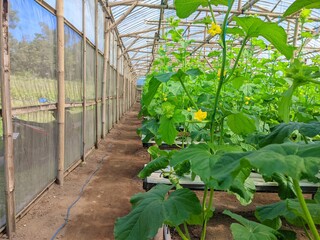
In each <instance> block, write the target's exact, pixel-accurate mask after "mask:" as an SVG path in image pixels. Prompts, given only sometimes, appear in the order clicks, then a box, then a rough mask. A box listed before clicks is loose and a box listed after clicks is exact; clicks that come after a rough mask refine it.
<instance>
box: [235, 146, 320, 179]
mask: <svg viewBox="0 0 320 240" xmlns="http://www.w3.org/2000/svg"><path fill="white" fill-rule="evenodd" d="M319 156H320V144H319V143H313V144H295V143H284V144H271V145H268V146H266V147H264V148H261V149H259V150H258V151H254V152H252V153H251V154H249V155H247V156H245V157H244V158H242V159H241V165H242V166H248V164H249V165H251V166H252V167H253V168H255V169H259V172H260V173H261V174H262V175H264V176H266V177H269V178H272V176H273V174H284V175H286V176H289V177H291V178H293V179H298V180H301V179H306V180H308V181H311V182H319V179H318V178H316V177H315V176H316V174H318V172H319V170H320V157H319Z"/></svg>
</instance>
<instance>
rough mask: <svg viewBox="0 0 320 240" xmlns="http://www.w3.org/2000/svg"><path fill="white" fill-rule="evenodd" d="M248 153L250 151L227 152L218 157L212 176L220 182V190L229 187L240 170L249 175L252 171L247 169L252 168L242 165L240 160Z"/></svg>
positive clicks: (212, 169)
mask: <svg viewBox="0 0 320 240" xmlns="http://www.w3.org/2000/svg"><path fill="white" fill-rule="evenodd" d="M248 154H250V152H244V153H242V152H241V153H226V154H223V155H222V156H220V157H219V158H218V160H217V161H216V163H215V165H214V166H213V167H212V168H211V170H210V172H211V176H212V177H213V178H214V179H215V180H216V181H217V183H218V184H219V189H220V190H227V189H229V188H230V187H231V186H232V184H233V183H234V180H235V179H236V177H237V176H238V174H239V172H240V171H244V172H243V173H246V174H247V177H248V176H249V174H250V173H248V172H247V170H246V169H249V170H251V168H245V167H241V162H240V160H241V159H242V158H243V157H244V156H246V155H248Z"/></svg>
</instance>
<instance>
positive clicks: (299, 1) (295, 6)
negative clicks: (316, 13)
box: [283, 0, 320, 17]
mask: <svg viewBox="0 0 320 240" xmlns="http://www.w3.org/2000/svg"><path fill="white" fill-rule="evenodd" d="M302 8H320V2H319V0H296V1H295V2H294V3H292V4H291V5H290V6H289V8H288V9H287V10H286V11H285V12H284V14H283V17H287V16H289V15H291V14H294V13H296V12H298V11H299V10H301V9H302Z"/></svg>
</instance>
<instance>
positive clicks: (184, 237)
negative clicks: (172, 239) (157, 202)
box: [175, 226, 189, 240]
mask: <svg viewBox="0 0 320 240" xmlns="http://www.w3.org/2000/svg"><path fill="white" fill-rule="evenodd" d="M175 228H176V230H177V232H178V233H179V236H180V237H181V238H182V240H189V238H187V237H186V235H184V234H183V232H182V231H181V229H180V227H179V226H175Z"/></svg>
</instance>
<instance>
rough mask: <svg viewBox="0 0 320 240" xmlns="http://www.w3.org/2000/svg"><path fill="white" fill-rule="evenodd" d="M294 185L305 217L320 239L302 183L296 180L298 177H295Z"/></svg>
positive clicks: (316, 237) (317, 238) (319, 239)
mask: <svg viewBox="0 0 320 240" xmlns="http://www.w3.org/2000/svg"><path fill="white" fill-rule="evenodd" d="M293 186H294V189H295V191H296V193H297V197H298V200H299V203H300V206H301V208H302V211H303V213H304V217H305V220H306V221H307V224H308V226H309V228H310V230H311V232H312V235H313V237H314V239H315V240H320V236H319V233H318V231H317V228H316V226H315V224H314V221H313V219H312V217H311V214H310V212H309V209H308V207H307V204H306V201H305V199H304V197H303V194H302V191H301V188H300V185H299V181H298V180H296V179H293Z"/></svg>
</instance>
